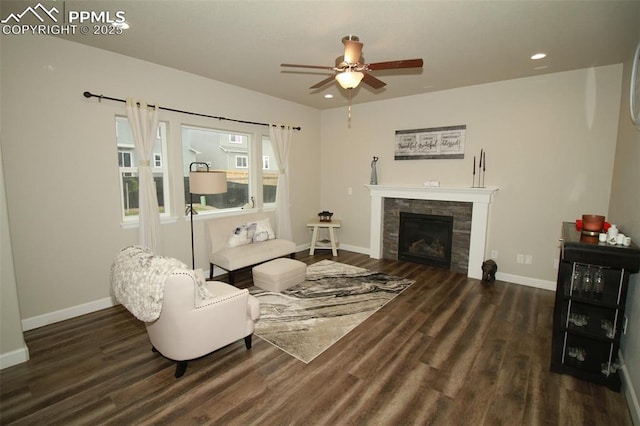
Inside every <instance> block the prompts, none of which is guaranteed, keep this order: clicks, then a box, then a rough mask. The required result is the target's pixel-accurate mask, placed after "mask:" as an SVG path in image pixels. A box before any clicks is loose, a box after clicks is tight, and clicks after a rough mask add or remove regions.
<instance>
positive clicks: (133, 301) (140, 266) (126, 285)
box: [111, 246, 190, 322]
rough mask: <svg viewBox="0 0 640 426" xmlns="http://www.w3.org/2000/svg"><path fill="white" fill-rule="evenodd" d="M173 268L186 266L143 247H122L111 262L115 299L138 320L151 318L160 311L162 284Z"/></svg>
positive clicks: (158, 314) (148, 320) (151, 319)
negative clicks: (156, 254)
mask: <svg viewBox="0 0 640 426" xmlns="http://www.w3.org/2000/svg"><path fill="white" fill-rule="evenodd" d="M176 269H187V270H188V269H190V268H189V267H188V266H187V265H185V264H184V263H182V262H181V261H179V260H178V259H173V258H170V257H163V256H154V254H153V253H152V252H151V250H150V249H149V248H147V247H142V246H129V247H125V248H123V249H122V250H121V251H120V253H118V255H117V256H116V258H115V259H114V261H113V264H112V265H111V287H112V289H113V293H114V295H115V298H116V300H118V302H120V303H122V305H123V306H124V307H125V308H127V309H128V310H129V312H131V313H132V314H133V315H134V316H135V317H136V318H138V319H139V320H141V321H145V322H152V321H155V320H157V319H158V317H160V311H161V310H162V301H163V296H164V283H165V281H166V280H167V277H168V276H169V275H170V274H171V273H172V272H173V271H174V270H176Z"/></svg>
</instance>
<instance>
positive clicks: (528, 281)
mask: <svg viewBox="0 0 640 426" xmlns="http://www.w3.org/2000/svg"><path fill="white" fill-rule="evenodd" d="M496 279H497V280H498V281H506V282H509V283H513V284H520V285H526V286H528V287H535V288H541V289H543V290H551V291H556V282H555V281H547V280H541V279H538V278H531V277H524V276H522V275H514V274H505V273H503V272H498V273H496Z"/></svg>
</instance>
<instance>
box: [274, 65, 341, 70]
mask: <svg viewBox="0 0 640 426" xmlns="http://www.w3.org/2000/svg"><path fill="white" fill-rule="evenodd" d="M280 66H281V67H294V68H315V69H320V70H331V71H333V70H334V67H327V66H324V65H299V64H280Z"/></svg>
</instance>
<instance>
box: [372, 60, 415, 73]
mask: <svg viewBox="0 0 640 426" xmlns="http://www.w3.org/2000/svg"><path fill="white" fill-rule="evenodd" d="M420 67H422V59H403V60H401V61H387V62H375V63H373V64H367V69H368V70H369V71H378V70H390V69H397V68H420Z"/></svg>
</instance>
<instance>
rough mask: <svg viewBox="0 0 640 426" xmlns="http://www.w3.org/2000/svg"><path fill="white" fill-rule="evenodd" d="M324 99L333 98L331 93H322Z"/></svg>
mask: <svg viewBox="0 0 640 426" xmlns="http://www.w3.org/2000/svg"><path fill="white" fill-rule="evenodd" d="M324 98H325V99H331V98H333V95H332V94H331V93H327V94H326V95H324Z"/></svg>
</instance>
